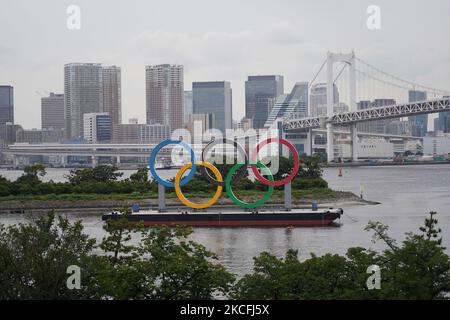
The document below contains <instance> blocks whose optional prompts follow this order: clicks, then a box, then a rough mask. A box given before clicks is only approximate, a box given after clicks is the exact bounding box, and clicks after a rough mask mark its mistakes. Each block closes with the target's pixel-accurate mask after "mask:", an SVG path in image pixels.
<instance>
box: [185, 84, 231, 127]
mask: <svg viewBox="0 0 450 320" xmlns="http://www.w3.org/2000/svg"><path fill="white" fill-rule="evenodd" d="M231 100H232V93H231V85H230V82H228V81H210V82H193V83H192V105H193V111H194V114H213V115H214V125H215V128H216V129H219V130H220V131H222V132H223V133H225V130H226V129H232V126H233V111H232V102H231Z"/></svg>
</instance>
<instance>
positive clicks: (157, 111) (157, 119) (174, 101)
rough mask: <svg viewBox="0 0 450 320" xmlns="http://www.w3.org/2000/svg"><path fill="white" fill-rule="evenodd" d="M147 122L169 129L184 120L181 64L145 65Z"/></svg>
mask: <svg viewBox="0 0 450 320" xmlns="http://www.w3.org/2000/svg"><path fill="white" fill-rule="evenodd" d="M145 84H146V108H147V112H146V114H147V124H152V123H159V124H162V125H167V126H169V128H170V130H171V131H173V130H176V129H179V128H182V126H183V120H184V116H183V113H184V110H183V109H184V82H183V66H182V65H170V64H161V65H155V66H146V67H145Z"/></svg>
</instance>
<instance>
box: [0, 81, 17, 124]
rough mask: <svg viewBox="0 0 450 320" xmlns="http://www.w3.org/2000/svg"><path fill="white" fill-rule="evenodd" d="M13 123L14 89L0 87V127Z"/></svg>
mask: <svg viewBox="0 0 450 320" xmlns="http://www.w3.org/2000/svg"><path fill="white" fill-rule="evenodd" d="M6 123H14V88H13V87H12V86H0V125H1V124H6Z"/></svg>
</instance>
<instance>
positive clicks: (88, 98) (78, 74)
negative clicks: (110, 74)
mask: <svg viewBox="0 0 450 320" xmlns="http://www.w3.org/2000/svg"><path fill="white" fill-rule="evenodd" d="M64 108H65V120H66V126H65V129H66V136H67V138H68V139H70V140H77V139H80V138H82V136H83V130H84V126H83V119H84V118H83V116H84V114H85V113H98V112H103V72H102V66H101V64H99V63H69V64H66V65H65V66H64Z"/></svg>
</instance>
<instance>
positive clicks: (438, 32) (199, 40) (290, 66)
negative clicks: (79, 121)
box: [0, 1, 450, 128]
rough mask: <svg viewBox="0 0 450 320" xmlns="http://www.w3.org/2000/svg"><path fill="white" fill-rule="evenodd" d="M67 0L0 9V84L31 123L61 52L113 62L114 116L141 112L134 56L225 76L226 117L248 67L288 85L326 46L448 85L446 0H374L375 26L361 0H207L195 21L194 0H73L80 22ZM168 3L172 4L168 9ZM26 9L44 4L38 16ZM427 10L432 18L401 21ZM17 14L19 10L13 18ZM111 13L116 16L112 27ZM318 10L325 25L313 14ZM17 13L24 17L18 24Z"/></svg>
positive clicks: (19, 117)
mask: <svg viewBox="0 0 450 320" xmlns="http://www.w3.org/2000/svg"><path fill="white" fill-rule="evenodd" d="M259 3H260V2H258V4H259ZM68 4H69V3H68V2H61V3H59V2H58V3H54V2H50V1H40V2H39V3H28V4H26V5H25V4H23V3H11V4H10V6H9V8H8V11H3V12H1V13H0V21H2V22H1V24H2V28H1V29H0V36H1V39H2V41H1V42H0V58H1V59H2V60H3V61H4V62H5V63H3V64H2V72H1V73H0V84H5V85H11V86H13V87H14V88H15V115H16V117H15V118H16V122H17V123H21V124H23V126H24V127H26V128H32V127H36V128H37V127H39V119H40V117H39V113H40V96H39V95H37V94H36V93H35V92H36V91H38V92H45V91H49V92H57V93H62V92H63V83H62V79H61V66H62V65H64V64H65V63H68V62H71V61H82V62H101V63H102V64H105V65H118V66H120V67H121V68H122V83H123V90H122V101H123V103H122V104H123V105H122V109H123V117H122V118H123V120H124V121H126V119H128V118H139V119H140V121H141V122H142V120H143V119H145V80H144V78H145V73H144V71H143V66H145V65H154V64H161V63H172V64H182V65H184V67H185V79H184V80H185V88H184V90H189V84H190V83H192V82H195V81H203V80H227V81H230V83H231V86H232V87H233V88H234V90H233V114H234V115H235V117H234V118H235V120H240V119H241V118H242V117H243V116H244V113H245V97H244V85H243V83H244V81H245V79H246V77H247V76H248V75H258V74H281V75H283V76H284V78H285V87H287V88H290V87H292V86H293V85H294V83H295V82H298V81H310V80H311V78H312V77H313V75H314V72H315V71H316V70H317V68H318V67H319V66H320V63H321V62H322V61H323V59H324V58H325V53H326V51H327V50H332V51H342V52H347V51H349V50H351V49H354V50H355V51H356V52H357V53H358V54H359V55H360V56H363V57H364V58H365V59H367V60H368V61H375V62H376V65H377V66H379V67H380V68H382V69H387V70H390V71H391V72H392V73H393V74H396V75H399V76H401V77H403V78H407V79H411V80H413V81H415V82H419V83H423V84H427V85H429V86H432V87H439V88H443V89H446V88H450V79H449V78H448V76H447V75H448V74H449V73H450V65H449V63H448V62H447V57H448V55H449V54H450V44H448V42H446V41H440V39H445V37H446V30H448V29H449V28H450V26H449V24H450V21H448V19H444V18H443V17H444V16H445V12H448V9H449V6H450V4H449V3H448V2H444V1H437V2H436V3H435V5H434V6H429V5H427V4H426V3H424V2H422V3H421V2H408V4H402V3H392V2H388V1H379V3H377V4H378V5H379V6H380V8H381V10H382V26H381V29H380V30H377V31H371V30H368V29H367V27H366V19H367V14H366V8H367V6H368V3H365V2H357V1H349V2H348V3H347V4H346V5H345V6H342V5H341V4H335V3H334V2H332V1H326V2H321V3H313V2H306V1H286V2H283V3H282V4H279V3H276V2H267V1H266V2H264V1H263V3H262V5H261V6H259V7H260V10H259V12H258V15H254V12H253V10H252V8H254V5H255V2H253V1H249V2H248V3H245V4H244V3H239V2H237V1H231V2H230V3H229V5H228V6H227V7H225V8H223V10H221V12H220V14H219V12H217V10H214V8H215V5H214V3H209V2H207V1H201V3H199V5H201V7H202V14H201V17H202V19H201V21H202V23H200V22H193V21H194V20H196V19H193V17H194V18H199V17H200V13H196V12H195V10H194V9H195V8H194V6H192V5H191V4H189V3H185V2H181V1H171V2H170V3H164V2H155V3H147V2H143V1H142V2H137V3H136V6H134V7H130V6H129V5H127V4H125V3H123V4H116V3H114V4H113V3H110V2H106V1H96V2H95V3H93V2H87V1H80V2H79V3H78V5H79V6H80V8H81V12H82V26H81V29H80V30H76V31H71V30H68V29H67V28H66V25H65V22H66V18H67V14H66V7H67V5H68ZM155 4H157V6H155ZM105 7H107V8H108V10H107V12H106V11H105V10H104V8H105ZM173 7H176V8H177V10H171V9H172V8H173ZM406 8H409V9H408V10H406ZM152 10H157V12H159V13H162V12H164V11H167V10H171V11H170V12H171V15H172V16H171V17H172V18H173V19H172V18H171V19H167V17H166V16H165V15H164V14H160V15H155V16H154V17H153V18H152V19H148V15H147V12H149V11H152ZM299 10H301V11H302V12H305V13H307V14H305V15H304V17H303V19H297V18H296V17H297V13H298V12H299ZM36 12H46V14H45V19H44V17H43V16H42V15H39V14H36ZM431 15H433V17H434V19H433V21H434V23H433V24H432V25H430V24H427V25H423V24H422V23H411V21H423V19H421V17H422V16H425V17H426V16H431ZM441 15H442V17H441ZM19 16H20V17H21V19H16V18H15V17H19ZM107 17H110V18H111V19H109V18H107ZM115 17H116V18H118V17H120V19H121V24H120V28H119V27H118V26H117V24H115V22H116V21H117V19H115ZM324 19H325V20H327V23H326V24H325V25H326V26H322V24H321V23H320V21H322V20H324ZM23 20H26V21H29V24H27V26H21V21H23ZM198 20H200V19H198ZM230 22H232V23H230ZM30 25H32V26H33V27H30ZM206 25H207V26H208V28H205V26H206ZM330 25H333V28H330V27H329V26H330ZM399 26H400V27H399ZM8 30H15V32H14V33H10V32H8ZM42 34H45V35H46V36H45V37H41V36H40V35H42ZM430 34H431V35H432V36H430ZM419 38H420V39H421V41H420V42H418V41H417V39H419ZM55 39H61V41H55ZM399 39H402V41H399ZM436 43H440V50H430V48H433V47H435V45H436ZM383 48H389V51H388V52H386V50H383ZM30 52H32V53H33V54H32V55H30V54H29V53H30ZM399 61H400V62H399ZM411 66H414V68H412V67H411Z"/></svg>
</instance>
